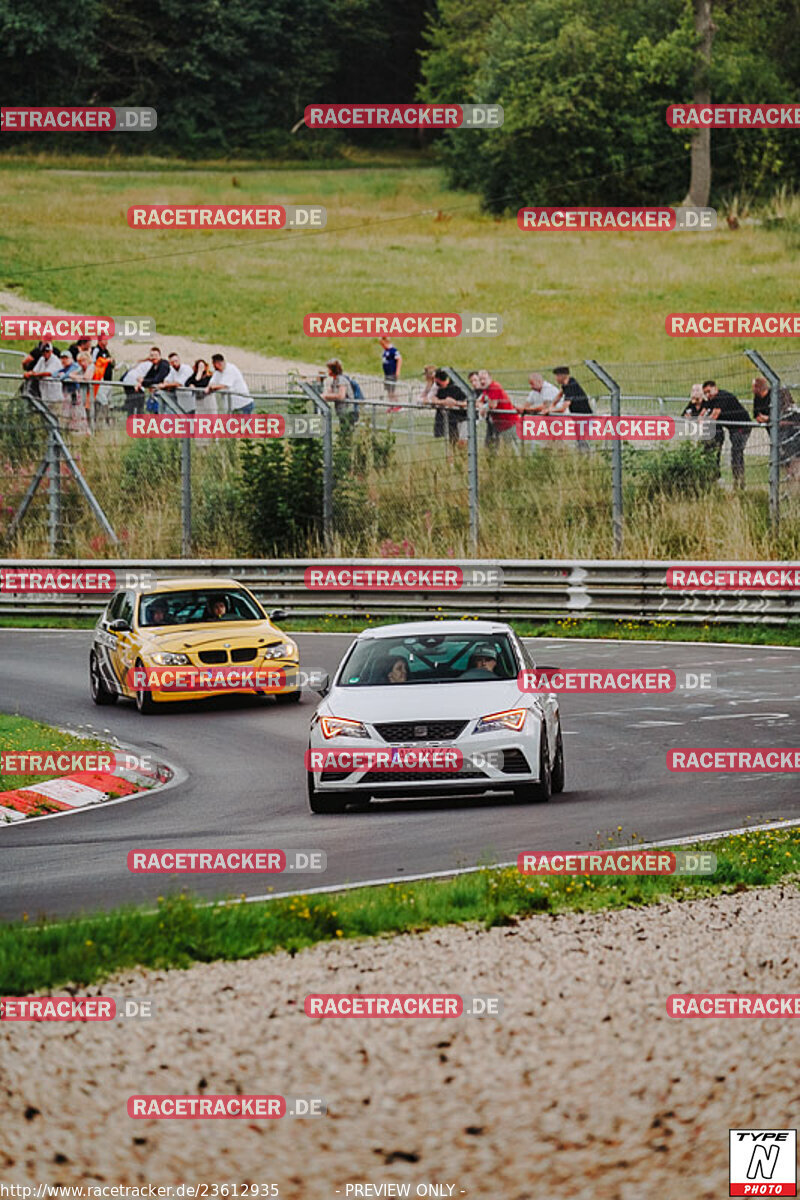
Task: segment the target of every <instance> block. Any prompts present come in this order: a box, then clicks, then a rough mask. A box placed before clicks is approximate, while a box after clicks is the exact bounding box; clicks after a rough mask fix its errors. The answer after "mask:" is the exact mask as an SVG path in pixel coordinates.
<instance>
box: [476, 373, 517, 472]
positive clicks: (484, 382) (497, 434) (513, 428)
mask: <svg viewBox="0 0 800 1200" xmlns="http://www.w3.org/2000/svg"><path fill="white" fill-rule="evenodd" d="M478 382H479V384H480V388H481V398H480V403H481V406H482V407H483V409H484V412H485V413H486V421H487V427H486V445H487V446H488V448H489V449H490V450H496V449H497V448H498V446H500V445H501V444H502V445H506V446H511V448H512V450H513V451H514V453H515V454H519V452H520V445H519V434H518V432H517V427H518V425H519V413H518V412H517V408H516V405H515V404H514V402H513V400H512V399H511V397H510V396H509V394H508V392H507V391H506V390H505V388H504V387H502V386H501V385H500V384H499V383H498V382H497V380H496V379H492V377H491V375H490V374H489V372H488V371H487V370H486V369H485V368H484V369H482V370H480V371H479V372H478ZM490 429H491V430H492V433H491V436H490V434H489V430H490Z"/></svg>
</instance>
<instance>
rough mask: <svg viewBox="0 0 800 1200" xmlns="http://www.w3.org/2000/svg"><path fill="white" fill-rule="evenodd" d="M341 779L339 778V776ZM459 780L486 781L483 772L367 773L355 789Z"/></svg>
mask: <svg viewBox="0 0 800 1200" xmlns="http://www.w3.org/2000/svg"><path fill="white" fill-rule="evenodd" d="M324 778H325V776H324V775H323V779H324ZM340 778H341V776H340ZM461 779H486V774H485V773H484V772H483V771H476V770H472V771H368V772H367V774H366V775H365V776H364V778H363V779H359V781H358V783H357V785H356V786H357V787H360V786H361V785H362V784H365V783H428V782H431V783H433V782H434V781H436V782H440V781H442V780H447V781H448V782H449V783H458V782H459V780H461Z"/></svg>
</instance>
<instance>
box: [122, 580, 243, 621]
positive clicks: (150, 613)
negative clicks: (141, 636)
mask: <svg viewBox="0 0 800 1200" xmlns="http://www.w3.org/2000/svg"><path fill="white" fill-rule="evenodd" d="M264 619H265V618H264V614H263V613H262V612H260V611H259V610H258V608H257V607H256V605H255V602H254V601H253V600H252V598H251V597H250V596H248V594H247V592H243V591H239V590H237V589H236V588H196V589H187V590H186V591H178V592H154V593H152V594H151V595H148V596H141V597H140V598H139V625H140V626H144V627H146V628H156V627H158V626H160V625H164V626H166V625H200V624H202V623H204V622H206V621H211V622H220V623H222V622H223V621H263V620H264Z"/></svg>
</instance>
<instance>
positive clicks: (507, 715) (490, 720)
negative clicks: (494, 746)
mask: <svg viewBox="0 0 800 1200" xmlns="http://www.w3.org/2000/svg"><path fill="white" fill-rule="evenodd" d="M527 715H528V710H527V708H506V709H504V710H503V711H502V712H496V713H488V714H487V715H486V716H485V717H481V719H480V721H478V724H477V725H476V726H475V732H476V733H490V732H491V731H492V730H495V729H513V730H514V732H515V733H518V732H519V730H520V729H522V726H523V725H524V724H525V718H526V716H527Z"/></svg>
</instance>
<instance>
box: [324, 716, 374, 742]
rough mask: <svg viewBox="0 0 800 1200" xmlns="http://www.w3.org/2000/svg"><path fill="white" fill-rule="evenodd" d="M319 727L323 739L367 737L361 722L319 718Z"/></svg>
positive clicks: (344, 718) (343, 718)
mask: <svg viewBox="0 0 800 1200" xmlns="http://www.w3.org/2000/svg"><path fill="white" fill-rule="evenodd" d="M319 727H320V729H321V730H322V736H323V737H324V738H335V737H364V738H365V737H369V734H368V733H367V727H366V725H365V724H364V723H363V721H350V720H348V718H347V717H320V719H319Z"/></svg>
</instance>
